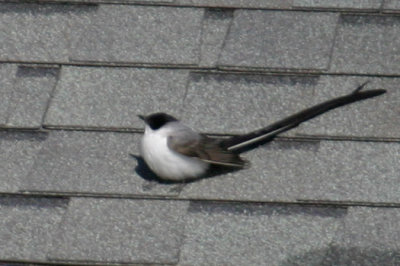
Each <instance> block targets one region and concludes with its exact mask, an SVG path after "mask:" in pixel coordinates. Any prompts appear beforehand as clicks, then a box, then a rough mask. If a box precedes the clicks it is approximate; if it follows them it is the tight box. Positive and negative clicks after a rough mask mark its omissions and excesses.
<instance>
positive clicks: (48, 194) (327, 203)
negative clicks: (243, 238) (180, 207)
mask: <svg viewBox="0 0 400 266" xmlns="http://www.w3.org/2000/svg"><path fill="white" fill-rule="evenodd" d="M0 197H27V198H30V197H35V198H38V197H39V198H40V197H45V198H63V199H65V198H101V199H128V200H162V201H184V202H204V203H226V204H231V203H240V204H259V205H282V206H286V205H289V206H300V207H301V206H310V207H319V206H320V207H337V208H347V207H355V206H359V207H371V208H377V207H380V208H396V209H397V208H400V202H371V201H339V200H337V201H336V200H304V199H297V200H292V201H284V200H273V201H260V200H247V199H241V200H237V199H235V200H233V199H218V198H200V197H178V196H168V195H143V194H113V193H85V192H52V191H20V192H9V193H5V192H0Z"/></svg>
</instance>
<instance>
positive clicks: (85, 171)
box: [21, 131, 179, 195]
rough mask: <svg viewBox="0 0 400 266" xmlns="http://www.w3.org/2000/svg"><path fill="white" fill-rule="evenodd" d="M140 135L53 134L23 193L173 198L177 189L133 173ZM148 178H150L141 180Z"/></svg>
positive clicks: (69, 132)
mask: <svg viewBox="0 0 400 266" xmlns="http://www.w3.org/2000/svg"><path fill="white" fill-rule="evenodd" d="M139 137H140V135H139V134H124V133H105V132H103V133H102V132H76V131H75V132H73V131H66V132H63V131H56V132H51V133H50V134H49V137H48V139H47V140H46V142H45V143H43V144H42V149H41V150H40V152H39V153H38V154H37V156H36V157H35V164H34V166H33V169H32V171H31V172H30V173H29V175H28V176H27V177H26V178H24V180H23V181H21V189H22V190H34V191H58V192H89V193H90V192H96V193H112V194H113V193H115V194H118V193H119V194H147V195H149V194H150V195H160V194H161V195H165V194H169V195H175V194H177V193H178V192H179V191H176V190H177V189H179V188H177V187H176V186H167V185H161V184H158V183H154V182H152V181H150V180H146V179H144V178H143V177H140V176H139V175H138V174H137V173H136V169H135V168H136V166H137V162H136V160H135V159H134V158H132V157H131V156H130V154H139ZM144 177H145V178H150V176H144Z"/></svg>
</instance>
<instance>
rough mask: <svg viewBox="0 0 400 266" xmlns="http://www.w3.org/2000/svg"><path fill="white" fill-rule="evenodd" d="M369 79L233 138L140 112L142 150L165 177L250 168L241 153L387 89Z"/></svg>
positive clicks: (191, 177) (186, 177)
mask: <svg viewBox="0 0 400 266" xmlns="http://www.w3.org/2000/svg"><path fill="white" fill-rule="evenodd" d="M367 83H368V81H367V82H365V83H364V84H362V85H360V86H358V87H357V88H356V89H355V90H354V91H352V92H351V93H349V94H347V95H344V96H341V97H337V98H334V99H331V100H328V101H325V102H322V103H320V104H317V105H315V106H312V107H310V108H307V109H304V110H302V111H300V112H298V113H296V114H294V115H291V116H289V117H287V118H284V119H282V120H280V121H278V122H275V123H273V124H271V125H269V126H266V127H263V128H261V129H258V130H255V131H252V132H249V133H247V134H243V135H237V136H232V137H230V138H216V137H210V136H207V135H205V134H201V133H199V132H197V131H195V130H193V129H192V128H190V127H188V126H186V125H185V124H184V123H182V122H181V121H179V120H178V119H177V118H175V117H174V116H172V115H169V114H166V113H162V112H158V113H152V114H149V115H147V116H144V115H138V117H139V118H140V119H142V120H143V121H144V122H145V130H144V134H143V137H142V139H141V144H140V154H141V156H142V158H143V159H144V161H145V162H146V164H147V166H148V167H149V168H150V169H151V170H152V171H153V172H154V173H155V174H156V175H157V176H158V177H159V178H160V179H161V180H165V181H173V182H185V181H188V180H189V181H193V180H196V179H199V178H201V177H204V176H206V175H207V173H209V171H210V170H211V168H212V167H211V166H220V167H223V168H229V169H232V170H238V169H243V168H247V167H249V166H250V163H249V162H248V161H247V160H245V159H243V158H242V157H241V156H240V153H242V152H243V151H245V150H248V149H253V148H255V147H257V146H259V145H261V144H264V143H266V142H268V141H271V140H273V139H274V138H275V137H276V136H277V135H278V134H280V133H282V132H285V131H288V130H290V129H293V128H295V127H297V126H298V125H299V124H301V123H303V122H305V121H307V120H310V119H312V118H314V117H316V116H319V115H321V114H323V113H325V112H328V111H330V110H332V109H335V108H338V107H340V106H344V105H347V104H350V103H354V102H357V101H361V100H365V99H368V98H372V97H376V96H378V95H381V94H384V93H386V90H384V89H373V90H365V91H363V90H362V89H363V87H364V86H365V85H366V84H367Z"/></svg>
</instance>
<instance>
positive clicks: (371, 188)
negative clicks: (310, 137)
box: [180, 141, 400, 203]
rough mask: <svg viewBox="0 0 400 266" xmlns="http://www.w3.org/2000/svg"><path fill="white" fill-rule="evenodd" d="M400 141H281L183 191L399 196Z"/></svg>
mask: <svg viewBox="0 0 400 266" xmlns="http://www.w3.org/2000/svg"><path fill="white" fill-rule="evenodd" d="M399 156H400V145H399V144H398V143H374V142H351V141H340V142H336V141H321V142H281V141H275V142H273V143H270V144H269V145H265V146H262V147H259V148H258V149H256V150H254V151H251V152H248V153H247V154H244V157H246V158H247V159H248V160H250V162H251V163H252V165H251V167H250V168H249V169H245V170H241V171H238V172H235V173H230V174H229V175H225V176H220V177H215V178H211V179H204V180H201V181H199V182H196V183H192V184H188V185H187V186H185V188H184V189H183V191H182V193H181V194H180V196H181V197H189V198H201V199H204V198H207V199H226V200H252V201H296V200H299V199H300V200H333V201H368V202H397V203H398V202H399V201H400V194H399V193H398V185H397V183H398V173H399V171H400V166H399V164H398V158H399Z"/></svg>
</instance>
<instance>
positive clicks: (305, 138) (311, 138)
mask: <svg viewBox="0 0 400 266" xmlns="http://www.w3.org/2000/svg"><path fill="white" fill-rule="evenodd" d="M0 131H9V132H37V133H50V132H52V131H76V132H105V133H127V134H143V129H142V128H110V127H84V126H58V125H57V126H56V125H44V126H43V127H42V128H41V129H32V128H7V127H0ZM202 134H205V135H208V136H212V137H221V138H222V137H231V136H237V134H229V133H216V132H202ZM274 140H275V141H300V142H318V141H357V142H393V143H398V142H400V138H393V137H374V136H344V135H343V136H339V135H337V136H335V135H316V134H315V135H314V134H300V133H296V135H294V136H277V137H275V139H274Z"/></svg>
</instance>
